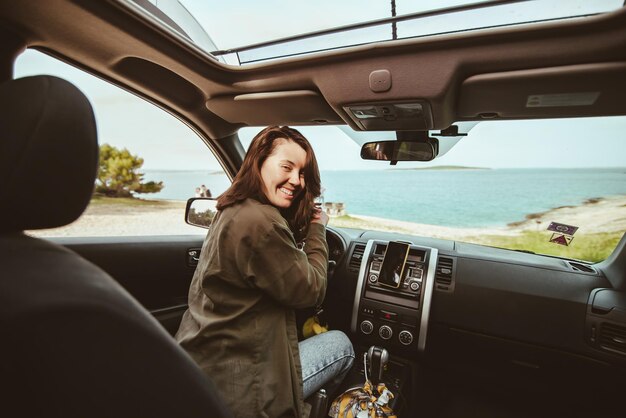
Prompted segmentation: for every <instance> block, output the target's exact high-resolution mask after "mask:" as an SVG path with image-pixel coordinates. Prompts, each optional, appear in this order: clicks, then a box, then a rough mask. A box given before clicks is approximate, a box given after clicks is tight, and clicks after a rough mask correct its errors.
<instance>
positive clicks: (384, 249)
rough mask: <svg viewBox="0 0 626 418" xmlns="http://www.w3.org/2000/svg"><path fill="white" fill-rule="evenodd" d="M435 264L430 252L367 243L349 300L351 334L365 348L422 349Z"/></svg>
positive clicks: (399, 243)
mask: <svg viewBox="0 0 626 418" xmlns="http://www.w3.org/2000/svg"><path fill="white" fill-rule="evenodd" d="M436 263H437V249H436V248H430V247H422V246H417V245H413V244H411V243H408V242H402V241H382V240H370V241H368V243H367V246H366V247H365V252H364V253H363V259H362V261H361V267H360V270H359V276H358V281H357V287H356V292H355V296H354V305H353V308H352V321H351V329H352V332H353V333H356V334H358V335H359V336H360V337H361V338H360V339H361V340H362V341H364V342H366V343H369V344H377V345H383V346H385V347H389V348H394V347H395V348H401V349H403V350H406V349H408V350H413V349H415V351H423V350H424V348H425V345H426V333H427V330H428V316H429V313H430V305H431V300H432V294H433V283H434V278H435V268H436Z"/></svg>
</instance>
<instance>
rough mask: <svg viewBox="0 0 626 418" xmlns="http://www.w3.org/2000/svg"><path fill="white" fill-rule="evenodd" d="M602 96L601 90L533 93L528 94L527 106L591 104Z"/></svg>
mask: <svg viewBox="0 0 626 418" xmlns="http://www.w3.org/2000/svg"><path fill="white" fill-rule="evenodd" d="M598 96H600V92H599V91H590V92H585V93H562V94H533V95H531V96H528V99H527V100H526V107H563V106H564V107H567V106H590V105H592V104H594V103H595V102H596V100H597V99H598Z"/></svg>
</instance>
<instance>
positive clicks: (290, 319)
mask: <svg viewBox="0 0 626 418" xmlns="http://www.w3.org/2000/svg"><path fill="white" fill-rule="evenodd" d="M319 194H320V182H319V169H318V167H317V162H316V160H315V155H314V153H313V149H312V148H311V146H310V144H309V142H308V141H307V140H306V138H304V137H303V136H302V135H301V134H300V132H298V131H297V130H295V129H291V128H289V127H286V126H283V127H278V126H270V127H267V128H265V129H263V130H262V131H261V132H260V133H259V134H257V135H256V136H255V137H254V139H253V140H252V144H251V145H250V149H249V150H248V153H247V154H246V157H245V159H244V161H243V164H242V168H241V169H240V170H239V172H238V173H237V176H236V177H235V179H234V180H233V184H232V186H231V187H230V188H229V189H228V190H226V192H224V194H223V195H221V196H220V197H219V198H218V200H217V209H218V210H219V212H218V214H217V215H216V216H215V218H214V220H213V223H212V224H211V229H210V231H209V233H208V235H207V237H206V240H205V242H204V244H203V248H202V252H201V255H200V260H199V261H198V268H197V269H196V271H195V273H194V276H193V279H192V282H191V286H190V289H189V309H187V311H186V312H185V314H184V315H183V318H182V321H181V324H180V328H179V329H178V332H177V333H176V338H177V340H178V341H179V342H180V344H181V346H182V347H184V348H185V349H186V350H187V352H188V353H189V354H190V355H191V356H192V357H193V358H194V360H195V361H196V362H197V363H198V364H199V365H200V367H202V369H203V370H204V371H205V372H206V373H207V375H208V376H210V377H211V378H213V379H214V380H216V381H217V382H219V387H221V388H222V390H221V394H222V396H223V397H224V399H226V402H227V403H228V404H229V406H230V407H231V409H232V410H233V411H234V413H235V415H236V416H238V417H248V416H249V417H256V416H270V417H278V416H302V415H306V413H305V412H304V411H305V407H304V398H307V397H309V396H311V395H312V394H313V393H314V392H315V391H316V390H318V389H319V388H320V387H322V386H324V385H325V386H326V388H327V389H328V390H331V389H332V388H334V387H336V386H337V385H338V384H339V383H340V382H341V380H342V379H343V378H344V377H345V375H346V373H347V372H348V370H349V369H350V367H351V366H352V361H353V360H354V352H353V349H352V344H351V343H350V341H349V339H348V338H347V337H346V336H345V335H344V334H343V333H341V332H340V331H331V332H328V333H326V334H321V335H317V336H314V337H311V338H309V340H307V341H306V342H305V343H298V339H297V335H298V330H297V326H296V321H295V313H294V309H296V308H309V307H314V306H319V305H321V303H322V301H323V300H324V296H325V294H326V288H327V284H328V282H327V280H328V279H327V266H328V259H329V257H328V244H327V242H326V237H325V226H326V224H327V222H328V216H327V215H326V214H325V213H323V212H320V211H319V210H316V209H315V208H314V205H313V199H314V198H315V197H317V196H319ZM300 241H305V242H306V246H305V245H303V244H301V245H298V243H299V242H300ZM224 329H227V330H230V329H233V330H237V331H238V332H237V333H229V332H228V331H226V333H227V334H229V337H228V338H224V336H225V334H224ZM260 329H264V330H266V332H264V333H259V330H260ZM266 333H269V334H270V335H266ZM259 381H261V382H263V384H262V385H260V384H259ZM265 386H271V387H286V388H287V389H286V390H281V391H278V392H277V393H268V391H266V390H264V387H265ZM303 395H304V398H303Z"/></svg>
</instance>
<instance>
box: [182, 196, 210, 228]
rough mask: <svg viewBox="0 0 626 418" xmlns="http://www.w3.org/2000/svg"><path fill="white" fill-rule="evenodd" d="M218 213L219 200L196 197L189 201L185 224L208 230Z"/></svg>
mask: <svg viewBox="0 0 626 418" xmlns="http://www.w3.org/2000/svg"><path fill="white" fill-rule="evenodd" d="M216 213H217V200H215V199H211V198H208V197H194V198H191V199H189V200H187V207H186V209H185V222H187V223H188V224H189V225H193V226H199V227H200V228H208V227H210V226H211V223H212V222H213V218H214V217H215V214H216Z"/></svg>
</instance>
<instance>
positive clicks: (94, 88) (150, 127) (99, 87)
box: [15, 0, 626, 170]
mask: <svg viewBox="0 0 626 418" xmlns="http://www.w3.org/2000/svg"><path fill="white" fill-rule="evenodd" d="M184 3H185V5H186V6H187V7H188V8H189V9H190V10H192V6H193V3H192V2H191V0H184ZM246 3H247V2H224V1H221V2H216V1H213V0H211V1H205V0H203V1H202V2H196V3H195V4H196V6H197V5H198V4H204V5H205V7H207V8H210V9H211V10H213V11H215V10H216V8H218V7H219V10H220V13H219V16H221V19H217V17H216V16H217V15H218V14H217V13H215V12H213V13H209V15H210V17H211V19H212V20H211V19H207V22H205V24H208V25H212V26H211V27H213V28H214V29H216V30H215V31H214V32H212V33H211V35H212V37H213V40H214V41H215V42H216V43H217V44H218V46H220V47H224V46H234V45H242V44H246V43H252V42H253V41H251V39H260V38H258V37H257V38H254V31H253V30H251V29H250V30H247V29H246V28H253V27H258V26H262V27H263V28H264V30H265V31H266V32H267V33H265V34H264V35H263V36H267V38H265V39H271V38H276V37H281V36H286V35H288V34H289V31H290V30H294V27H295V28H296V29H297V28H298V26H296V25H297V24H299V25H300V26H299V27H300V30H307V28H306V27H302V25H303V24H305V23H306V22H308V21H315V19H305V20H304V23H303V22H302V21H299V22H296V21H295V19H291V18H289V13H295V12H297V13H300V16H309V15H310V16H313V17H315V16H317V17H318V18H320V19H321V18H323V19H326V20H325V21H323V22H322V23H323V24H324V25H326V26H336V25H340V24H346V23H351V20H352V21H354V20H355V19H356V20H358V19H365V20H369V19H374V18H376V17H381V16H380V13H388V7H389V1H388V0H381V1H378V2H365V3H364V2H360V3H359V4H361V7H359V8H357V9H358V11H361V12H363V13H364V15H363V16H360V17H358V16H357V15H355V13H356V11H357V10H356V9H354V8H351V9H349V10H351V12H350V13H348V12H346V13H339V11H340V9H337V10H338V12H337V13H332V14H324V13H322V12H321V11H322V10H323V9H324V6H325V5H328V4H331V2H327V1H325V0H324V1H317V2H285V1H282V0H271V1H266V2H264V3H263V6H264V7H263V8H262V9H261V10H260V11H259V12H258V13H254V14H250V13H247V12H246ZM348 3H349V2H347V1H346V2H332V4H333V5H334V6H333V7H335V8H342V7H345V8H348V7H349V5H348ZM397 3H398V14H403V13H408V12H413V11H415V10H410V9H408V8H405V9H402V4H403V3H407V2H402V0H397ZM419 3H420V5H421V6H424V7H425V8H428V7H427V6H428V5H431V6H432V5H435V6H433V7H442V5H443V3H444V2H443V1H430V2H429V1H422V2H419ZM446 3H447V4H453V3H459V2H458V1H457V2H454V1H448V2H446ZM540 3H541V2H540ZM544 3H546V2H544ZM555 3H559V2H555V1H552V2H547V3H546V4H552V5H553V6H552V7H554V4H555ZM561 3H562V2H561ZM573 3H576V1H573V0H572V2H571V3H570V2H569V0H568V4H570V5H571V4H573ZM579 3H580V2H579ZM582 3H584V2H582ZM594 3H595V2H594ZM601 3H602V2H601ZM604 3H606V2H604ZM249 4H255V5H257V4H258V3H257V2H253V3H249ZM381 5H382V6H381ZM277 10H280V11H281V12H280V13H277ZM346 10H348V9H346ZM192 11H193V10H192ZM202 16H205V17H206V15H202ZM232 19H239V20H238V22H239V24H237V25H233V24H232V21H233V20H232ZM272 19H273V20H272ZM259 21H261V22H264V24H263V25H259V24H258V22H259ZM211 22H212V23H211ZM229 22H230V23H229ZM316 24H318V25H319V24H320V22H319V21H317V22H316ZM233 29H234V30H233ZM315 29H316V28H315V27H313V26H311V30H315ZM229 33H230V34H229ZM218 34H220V35H219V36H222V37H223V38H220V37H219V36H218ZM227 42H232V44H228V43H227ZM221 43H222V44H221ZM33 74H52V75H58V76H60V77H62V78H65V79H67V80H70V81H72V82H73V83H75V84H76V85H77V86H78V87H79V88H81V90H83V92H85V94H86V95H87V96H88V98H89V99H90V101H91V102H92V104H93V105H94V108H95V111H96V120H97V123H98V132H99V137H100V142H101V143H105V142H108V143H110V144H112V145H116V146H120V147H127V148H129V149H130V150H131V152H133V153H136V154H139V155H140V156H142V157H143V158H144V159H145V164H144V168H146V169H210V170H213V169H218V168H219V164H218V163H217V161H216V160H215V158H213V157H212V156H211V155H210V152H208V151H207V148H206V146H205V145H204V144H203V143H202V141H201V140H200V139H199V138H198V137H197V136H196V134H195V133H194V132H192V131H191V130H190V129H189V128H187V127H186V126H185V125H184V124H182V123H181V122H180V121H178V120H177V119H176V118H174V117H172V116H170V115H167V114H166V113H165V112H164V111H162V110H160V109H158V108H156V107H155V106H153V105H151V104H149V103H147V102H145V101H144V100H142V99H139V98H137V97H135V96H133V95H131V94H129V93H126V92H124V91H122V90H120V89H118V88H117V87H114V86H110V85H109V84H108V83H106V82H104V81H102V80H99V79H97V78H95V77H93V76H91V75H88V74H85V73H83V72H81V71H79V70H76V69H74V68H72V67H70V66H68V65H67V64H64V63H61V62H58V61H56V60H54V59H52V58H50V57H47V56H45V55H44V54H41V53H39V52H36V51H27V52H25V53H24V54H22V56H20V57H19V58H18V60H17V63H16V66H15V76H16V77H21V76H27V75H33ZM259 129H260V128H245V129H243V130H242V131H241V132H240V136H241V138H242V142H243V143H244V144H245V145H246V146H247V144H248V143H249V141H250V139H251V137H252V136H253V135H254V134H255V133H256V132H258V130H259ZM301 131H302V132H303V133H304V134H305V136H307V137H308V138H309V139H310V140H311V142H312V143H313V144H314V147H315V149H316V153H317V156H318V160H319V161H320V166H321V168H322V169H370V168H375V169H384V168H388V167H389V165H388V164H386V163H382V162H372V161H362V160H360V158H359V147H358V146H357V145H356V144H355V143H354V142H352V141H351V140H349V139H348V138H347V137H346V136H345V135H344V134H343V133H342V132H340V131H339V130H338V129H336V128H335V127H314V128H306V127H305V128H301ZM624 132H626V117H612V118H593V119H566V120H560V121H556V120H541V121H499V122H495V121H490V122H482V123H480V124H479V125H477V126H476V127H475V128H474V129H473V130H472V131H471V133H470V135H469V136H468V137H466V138H463V139H462V140H461V141H460V142H459V143H458V144H457V145H456V146H455V147H454V148H453V149H452V150H451V151H450V152H449V153H447V154H446V155H445V156H443V157H441V158H439V159H437V160H435V161H434V162H433V163H430V164H426V165H465V166H479V167H490V168H505V167H516V168H517V167H522V168H532V167H626V139H625V138H624ZM410 166H416V164H410V163H405V164H403V163H400V165H399V167H410ZM422 166H424V164H422Z"/></svg>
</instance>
